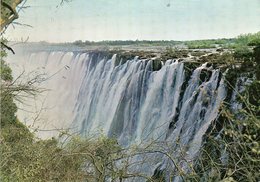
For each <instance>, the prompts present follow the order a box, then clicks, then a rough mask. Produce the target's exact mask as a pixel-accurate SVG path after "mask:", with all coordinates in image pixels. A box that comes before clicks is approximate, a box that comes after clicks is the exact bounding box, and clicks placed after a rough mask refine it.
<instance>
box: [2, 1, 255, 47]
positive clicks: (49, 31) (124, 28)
mask: <svg viewBox="0 0 260 182" xmlns="http://www.w3.org/2000/svg"><path fill="white" fill-rule="evenodd" d="M60 1H61V0H28V1H27V4H26V5H28V6H30V8H27V9H25V10H24V11H23V12H20V18H19V19H18V20H17V21H18V22H19V23H24V24H29V25H31V26H33V28H29V27H21V26H16V28H15V29H13V28H12V26H10V27H9V28H8V30H7V33H6V36H7V37H8V38H9V39H11V40H21V38H23V39H26V37H28V36H29V38H30V39H29V40H30V41H42V40H44V41H49V42H69V41H74V40H79V39H81V40H94V41H98V40H129V39H132V40H136V39H139V40H144V39H146V40H148V39H149V40H162V39H163V40H188V39H206V38H223V37H235V36H237V35H239V34H241V33H249V32H252V33H253V32H257V31H260V0H72V1H71V2H69V3H66V4H65V5H63V6H61V7H58V8H57V7H56V6H57V5H58V4H59V2H60Z"/></svg>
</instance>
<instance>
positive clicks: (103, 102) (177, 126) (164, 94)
mask: <svg viewBox="0 0 260 182" xmlns="http://www.w3.org/2000/svg"><path fill="white" fill-rule="evenodd" d="M8 62H9V63H10V65H11V67H12V69H13V70H14V74H15V77H17V76H18V75H19V73H21V68H22V67H24V68H25V70H26V72H27V73H29V72H31V71H34V70H36V73H34V75H35V74H36V75H37V74H38V75H39V74H40V75H41V77H42V80H44V81H43V82H42V83H41V84H40V86H41V87H43V88H46V89H48V91H46V92H43V93H42V94H41V95H40V96H39V97H38V99H37V101H35V103H34V106H35V108H34V111H33V113H35V112H37V113H38V112H39V111H40V112H39V113H40V114H39V115H40V116H41V117H37V118H40V120H39V122H38V123H37V126H38V127H39V128H40V129H45V130H51V129H55V128H57V129H59V128H71V129H72V130H73V131H76V132H80V133H81V134H82V135H83V136H92V135H95V134H100V133H103V134H105V135H107V136H110V137H115V138H117V139H118V140H119V142H120V143H121V144H122V145H124V146H127V145H130V144H140V143H142V142H149V141H156V142H158V141H159V142H160V141H161V142H166V143H167V145H168V147H169V148H170V150H169V151H168V152H170V153H172V154H174V156H175V157H176V158H177V159H178V161H177V162H178V163H179V164H180V166H181V167H182V168H184V169H187V170H189V167H188V164H187V162H185V161H192V160H193V159H194V158H195V157H196V155H197V153H198V151H199V149H200V146H201V142H202V137H203V135H204V134H205V132H206V130H207V129H208V127H209V125H210V124H211V122H212V121H213V120H214V119H215V118H216V117H217V114H218V109H219V107H220V106H221V103H222V101H223V100H224V98H225V95H226V92H225V88H224V83H223V79H221V74H220V71H219V70H217V69H213V68H211V67H207V64H203V65H202V66H200V67H198V68H196V69H195V70H194V71H193V73H192V74H191V75H188V74H185V68H184V67H185V63H183V62H178V61H177V60H168V61H167V62H166V63H165V64H164V65H162V68H161V69H160V70H158V71H153V60H141V59H138V57H136V58H134V59H131V60H123V61H122V60H121V61H120V62H119V61H118V59H117V55H113V56H112V58H111V57H110V58H109V57H108V56H106V55H104V54H102V53H99V52H89V53H72V52H35V53H31V54H27V53H25V54H24V55H23V56H21V54H20V55H18V56H10V57H9V61H8ZM19 70H20V71H19ZM205 70H206V71H207V72H208V73H210V74H209V76H208V79H205V80H201V79H200V77H201V72H202V71H205ZM187 75H188V76H187ZM26 78H27V79H28V77H26ZM34 106H33V105H29V106H26V105H23V104H19V107H20V108H22V109H23V110H19V113H18V116H19V118H20V120H22V121H27V124H28V123H29V124H30V125H31V124H32V123H33V124H35V121H34V117H33V115H35V114H33V115H30V114H29V113H28V112H25V111H24V110H31V111H32V110H33V109H32V108H33V107H34ZM46 107H47V108H46ZM42 108H44V109H42ZM28 116H30V118H28ZM37 116H38V115H37ZM45 121H48V122H47V123H46V122H45ZM43 133H44V134H45V133H46V132H43ZM51 135H53V133H51ZM147 155H148V157H149V159H150V161H149V162H143V163H142V164H138V165H136V166H133V170H134V171H138V170H141V169H142V171H144V172H145V173H147V174H148V175H153V172H154V171H155V169H158V170H164V169H168V172H169V173H170V170H174V169H175V166H174V164H173V163H172V161H169V159H168V158H167V157H165V156H164V155H162V154H152V155H151V154H147ZM139 158H140V157H136V158H135V159H133V160H136V161H137V160H139ZM151 159H153V160H151ZM158 159H159V160H158ZM151 166H152V167H151ZM175 180H177V181H178V178H175Z"/></svg>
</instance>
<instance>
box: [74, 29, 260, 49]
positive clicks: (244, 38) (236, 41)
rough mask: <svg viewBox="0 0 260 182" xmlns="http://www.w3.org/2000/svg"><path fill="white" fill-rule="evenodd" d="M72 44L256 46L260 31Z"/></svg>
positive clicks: (259, 38) (203, 46)
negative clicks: (186, 38)
mask: <svg viewBox="0 0 260 182" xmlns="http://www.w3.org/2000/svg"><path fill="white" fill-rule="evenodd" d="M72 44H74V45H76V46H80V47H84V46H127V45H136V46H168V47H171V46H177V45H183V46H186V47H187V48H189V49H203V48H217V47H222V48H237V47H239V46H240V45H248V46H255V45H260V32H257V33H254V34H252V33H249V34H243V35H239V36H238V37H236V38H223V39H208V40H191V41H175V40H113V41H99V42H94V41H88V40H86V41H82V40H77V41H75V42H73V43H72Z"/></svg>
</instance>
